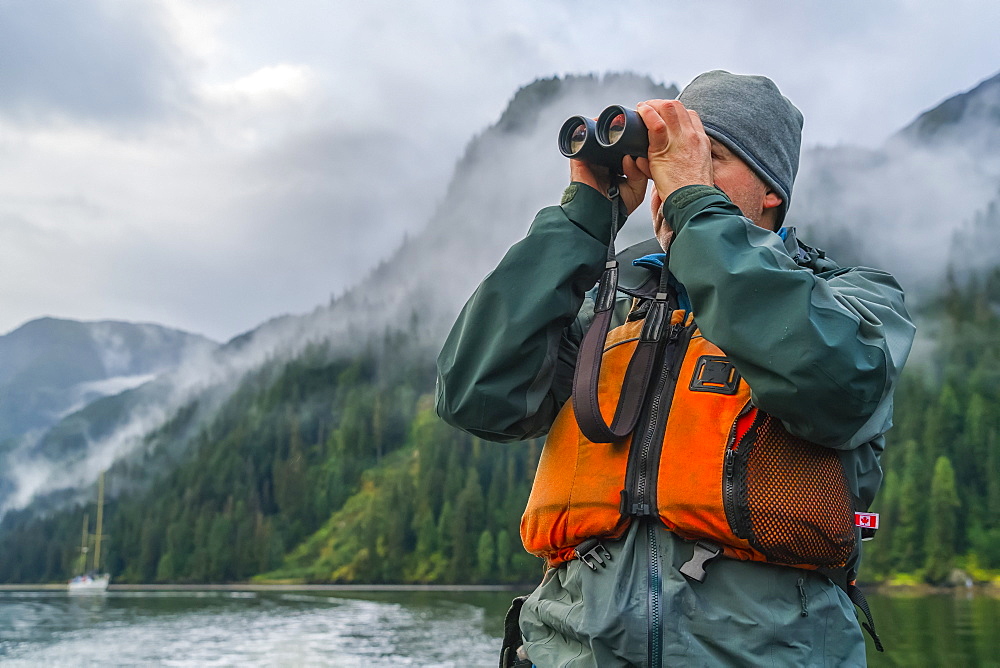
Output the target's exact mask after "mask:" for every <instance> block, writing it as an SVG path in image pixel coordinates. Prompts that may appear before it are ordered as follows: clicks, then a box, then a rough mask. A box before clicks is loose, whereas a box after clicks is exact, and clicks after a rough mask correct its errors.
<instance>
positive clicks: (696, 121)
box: [687, 109, 705, 134]
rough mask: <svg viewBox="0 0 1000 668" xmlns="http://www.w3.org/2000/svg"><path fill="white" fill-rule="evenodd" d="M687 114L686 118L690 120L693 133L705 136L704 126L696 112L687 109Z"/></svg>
mask: <svg viewBox="0 0 1000 668" xmlns="http://www.w3.org/2000/svg"><path fill="white" fill-rule="evenodd" d="M687 112H688V116H690V118H691V125H692V126H693V127H694V129H695V131H696V132H699V133H701V134H705V126H704V125H702V122H701V116H699V115H698V112H697V111H695V110H694V109H688V110H687Z"/></svg>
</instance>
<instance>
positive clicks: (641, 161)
mask: <svg viewBox="0 0 1000 668" xmlns="http://www.w3.org/2000/svg"><path fill="white" fill-rule="evenodd" d="M635 166H636V167H637V168H638V169H639V171H640V172H642V175H643V176H645V177H646V178H647V179H651V178H653V172H651V171H650V169H649V158H646V157H642V158H637V159H636V161H635Z"/></svg>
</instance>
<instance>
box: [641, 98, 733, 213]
mask: <svg viewBox="0 0 1000 668" xmlns="http://www.w3.org/2000/svg"><path fill="white" fill-rule="evenodd" d="M636 111H637V112H639V115H640V116H641V117H642V121H643V123H645V124H646V129H647V130H648V131H649V152H648V155H649V172H648V173H649V174H650V175H651V176H652V178H653V183H654V184H655V185H656V190H657V192H658V193H659V194H660V198H661V199H663V200H666V199H667V197H669V196H670V194H671V193H673V192H674V191H675V190H677V189H678V188H682V187H684V186H690V185H696V184H704V185H712V183H713V181H714V179H713V177H712V144H711V142H710V141H709V139H708V135H706V134H705V128H704V126H702V124H701V118H699V117H698V114H696V113H695V112H693V111H691V110H689V109H685V108H684V105H683V104H681V103H680V102H678V101H677V100H649V101H648V102H640V103H639V105H638V106H637V107H636Z"/></svg>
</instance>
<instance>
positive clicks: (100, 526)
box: [94, 473, 104, 572]
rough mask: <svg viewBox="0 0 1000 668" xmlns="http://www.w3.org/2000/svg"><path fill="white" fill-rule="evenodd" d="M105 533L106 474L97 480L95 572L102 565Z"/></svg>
mask: <svg viewBox="0 0 1000 668" xmlns="http://www.w3.org/2000/svg"><path fill="white" fill-rule="evenodd" d="M102 531H104V474H103V473H102V474H101V477H100V478H98V479H97V534H96V535H95V536H94V572H99V571H100V568H101V565H100V562H101V532H102Z"/></svg>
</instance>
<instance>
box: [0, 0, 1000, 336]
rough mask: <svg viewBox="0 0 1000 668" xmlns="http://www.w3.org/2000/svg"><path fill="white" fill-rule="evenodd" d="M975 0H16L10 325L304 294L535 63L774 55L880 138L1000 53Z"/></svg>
mask: <svg viewBox="0 0 1000 668" xmlns="http://www.w3.org/2000/svg"><path fill="white" fill-rule="evenodd" d="M979 4H981V3H972V2H969V1H966V0H955V1H954V2H950V3H949V4H948V5H947V8H948V11H938V12H935V11H933V10H928V9H927V7H926V6H924V5H922V6H921V8H920V9H919V11H918V10H917V9H910V8H909V7H908V6H907V5H904V4H902V3H898V2H886V3H866V2H862V1H861V0H847V1H846V2H843V3H832V4H831V3H826V4H824V5H809V4H803V5H797V6H793V7H789V6H788V5H787V3H778V2H776V0H764V1H763V2H761V3H754V4H748V3H745V2H739V1H737V0H708V1H707V2H705V3H679V2H652V1H649V2H638V3H632V4H630V5H628V6H615V7H609V6H608V5H607V4H606V3H598V2H591V1H589V0H588V1H578V2H572V3H570V2H556V3H540V2H535V1H530V0H506V1H504V2H500V1H499V0H484V2H481V3H463V2H457V1H455V0H452V1H451V2H448V1H447V0H443V2H438V3H434V4H433V5H430V4H427V3H413V2H404V1H402V0H387V1H386V2H379V3H341V2H338V3H329V2H321V1H318V0H295V1H291V2H276V1H274V0H261V1H260V2H253V3H241V2H235V1H233V0H197V1H196V0H174V1H172V2H169V3H164V2H145V3H134V2H129V1H128V0H80V1H79V2H74V3H59V2H57V1H56V0H39V1H36V2H11V1H9V0H0V62H3V63H4V67H3V68H0V89H2V90H3V91H4V95H3V96H2V98H0V225H9V228H7V229H0V240H2V241H3V242H4V244H3V247H0V285H3V286H5V290H4V291H3V292H0V330H2V329H10V328H13V327H14V326H16V325H17V324H19V323H21V322H23V321H25V320H28V319H30V318H33V317H37V316H38V315H41V314H43V313H44V314H51V315H58V316H64V317H74V318H86V319H100V318H125V319H133V320H146V321H149V320H152V321H159V322H164V323H165V324H169V325H172V326H177V327H182V328H185V329H189V330H192V331H196V332H200V333H205V334H208V335H210V336H212V337H213V338H217V339H225V338H228V337H229V336H231V335H233V334H235V333H237V332H240V331H243V330H246V329H249V328H251V327H253V326H255V325H256V324H257V323H259V322H260V321H262V320H264V319H266V318H268V317H270V316H273V315H275V314H279V313H285V312H300V311H306V310H308V309H310V308H311V307H312V306H314V305H315V304H317V303H321V302H325V301H327V299H328V298H329V296H330V295H331V294H340V293H342V292H344V291H345V290H346V289H348V288H349V287H350V286H351V285H352V284H354V283H355V282H357V281H358V280H359V278H360V277H361V276H363V275H364V273H365V271H366V270H367V269H368V268H369V267H371V266H373V265H374V264H376V263H377V262H378V261H380V260H381V259H384V258H385V257H387V256H388V255H389V254H390V253H391V252H392V251H393V250H394V249H395V248H397V247H398V244H399V242H400V241H401V239H402V238H403V236H404V235H407V234H408V235H410V236H412V235H414V234H416V233H418V232H419V231H420V230H421V229H423V227H424V226H425V225H426V224H427V221H428V220H429V218H430V216H431V215H432V213H433V211H434V209H435V206H436V205H437V203H438V202H440V201H441V199H442V198H443V197H444V190H445V187H446V184H447V182H448V179H449V178H450V176H451V174H452V171H453V169H454V165H455V162H456V160H457V159H458V158H459V157H460V156H461V154H462V151H463V149H464V147H465V145H466V143H467V142H468V141H469V140H470V139H471V138H472V137H473V136H475V135H476V134H477V133H479V132H481V131H482V130H483V129H484V128H485V127H487V126H488V125H489V124H490V123H492V122H494V121H495V120H496V119H497V117H498V116H499V114H500V113H501V112H502V110H503V108H504V106H505V105H506V103H507V101H508V100H509V99H510V96H511V95H512V94H513V92H514V91H515V90H516V89H517V88H518V87H520V86H522V85H526V84H528V83H530V81H532V80H533V79H535V78H537V77H545V76H550V75H553V74H564V73H587V72H607V71H617V70H632V71H636V72H639V73H642V74H650V75H651V76H652V77H653V78H654V79H655V80H658V81H660V82H663V83H666V84H669V83H674V82H676V83H678V84H681V85H683V84H684V83H686V82H687V81H689V80H690V79H691V78H693V77H694V76H695V75H696V74H698V73H699V72H702V71H704V70H706V69H711V68H715V67H722V68H726V69H730V70H733V71H738V72H755V73H764V74H768V75H770V76H772V77H773V78H774V79H775V80H776V81H777V82H778V83H779V85H780V86H781V88H782V90H783V91H784V92H785V93H786V94H787V95H788V96H789V97H790V98H791V99H792V100H794V101H795V102H796V103H797V104H798V105H799V106H800V107H801V108H802V109H803V111H804V113H805V116H806V144H807V145H810V144H816V143H825V144H847V143H850V144H860V145H862V146H866V147H869V148H870V147H874V146H877V145H878V144H879V143H880V142H881V141H882V140H883V139H884V138H885V137H886V136H888V135H889V134H890V133H892V132H893V131H895V130H896V129H898V128H899V127H901V126H902V125H904V124H905V123H907V122H909V121H910V120H912V118H913V117H915V116H916V114H917V113H918V112H919V111H920V110H922V109H925V108H928V107H930V106H931V105H932V104H934V103H935V102H936V101H938V100H940V99H941V98H942V97H944V96H946V95H948V94H950V93H952V92H954V91H956V90H959V89H962V88H966V87H969V86H971V85H972V84H973V83H974V82H975V81H976V80H978V79H980V78H982V77H984V76H986V75H988V74H990V73H991V72H992V71H994V70H995V69H996V68H997V67H1000V64H998V63H996V62H995V54H994V51H995V49H994V46H993V45H994V43H995V39H994V37H993V35H992V31H991V30H990V26H992V25H995V24H996V23H997V22H1000V5H997V6H996V7H994V6H993V5H987V6H982V7H979V6H977V5H979ZM943 6H944V5H942V7H943ZM973 17H976V20H970V19H971V18H973ZM761 45H766V48H763V47H761ZM958 53H960V54H962V56H961V57H960V58H956V57H954V54H958ZM580 111H583V110H580ZM596 111H597V110H594V112H595V113H596ZM537 150H538V152H539V155H540V156H541V155H542V154H544V155H545V156H548V155H549V154H551V153H552V152H554V139H551V138H546V139H545V140H544V141H543V142H542V143H540V144H539V145H538V148H537ZM542 161H543V158H539V160H538V161H537V162H538V164H541V163H542ZM558 169H560V170H561V169H562V168H561V166H560V167H558ZM556 176H557V177H558V179H559V180H561V179H563V178H564V177H563V174H562V172H561V171H560V172H559V173H558V174H556ZM553 180H556V179H555V177H554V178H553ZM490 186H491V187H494V188H498V189H501V190H502V189H503V188H504V187H505V186H504V183H503V177H502V176H501V177H500V178H499V179H498V181H497V182H496V183H494V184H490ZM556 197H558V192H555V193H553V194H552V195H551V197H550V198H549V199H550V200H552V199H554V198H556Z"/></svg>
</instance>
